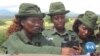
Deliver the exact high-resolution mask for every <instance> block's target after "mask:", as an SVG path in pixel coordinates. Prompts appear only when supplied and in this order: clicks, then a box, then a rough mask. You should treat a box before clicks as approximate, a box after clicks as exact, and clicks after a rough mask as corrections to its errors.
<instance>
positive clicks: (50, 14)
mask: <svg viewBox="0 0 100 56" xmlns="http://www.w3.org/2000/svg"><path fill="white" fill-rule="evenodd" d="M69 12H70V11H69V10H67V11H64V12H57V13H48V14H47V15H49V16H52V15H57V14H66V13H69Z"/></svg>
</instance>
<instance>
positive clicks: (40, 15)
mask: <svg viewBox="0 0 100 56" xmlns="http://www.w3.org/2000/svg"><path fill="white" fill-rule="evenodd" d="M15 16H16V17H19V16H39V17H42V18H44V17H45V13H41V14H16V15H15Z"/></svg>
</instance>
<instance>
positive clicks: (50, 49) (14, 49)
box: [2, 36, 60, 54]
mask: <svg viewBox="0 0 100 56" xmlns="http://www.w3.org/2000/svg"><path fill="white" fill-rule="evenodd" d="M2 46H3V47H5V48H6V51H7V52H8V53H9V54H13V53H38V54H59V53H60V47H54V46H42V47H37V46H33V45H29V44H25V43H23V42H22V41H21V40H20V39H19V38H18V37H17V36H13V37H9V39H8V40H7V41H6V42H5V43H4V44H3V45H2Z"/></svg>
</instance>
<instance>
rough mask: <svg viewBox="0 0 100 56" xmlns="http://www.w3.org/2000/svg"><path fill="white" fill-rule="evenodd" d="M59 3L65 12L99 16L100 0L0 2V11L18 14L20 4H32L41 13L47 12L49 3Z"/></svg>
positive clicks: (4, 0) (22, 0)
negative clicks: (88, 11)
mask: <svg viewBox="0 0 100 56" xmlns="http://www.w3.org/2000/svg"><path fill="white" fill-rule="evenodd" d="M59 1H60V2H62V3H64V5H65V8H66V10H70V11H72V12H74V13H84V12H85V11H86V10H90V11H93V12H95V13H97V14H100V0H0V9H7V10H9V11H11V12H18V9H19V6H20V4H21V3H33V4H36V5H38V6H39V7H40V8H41V11H42V12H48V11H49V5H50V3H52V2H59Z"/></svg>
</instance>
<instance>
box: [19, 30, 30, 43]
mask: <svg viewBox="0 0 100 56" xmlns="http://www.w3.org/2000/svg"><path fill="white" fill-rule="evenodd" d="M20 38H21V40H22V41H24V42H25V43H28V42H30V40H29V39H28V37H27V36H26V34H25V31H24V30H21V32H20Z"/></svg>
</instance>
